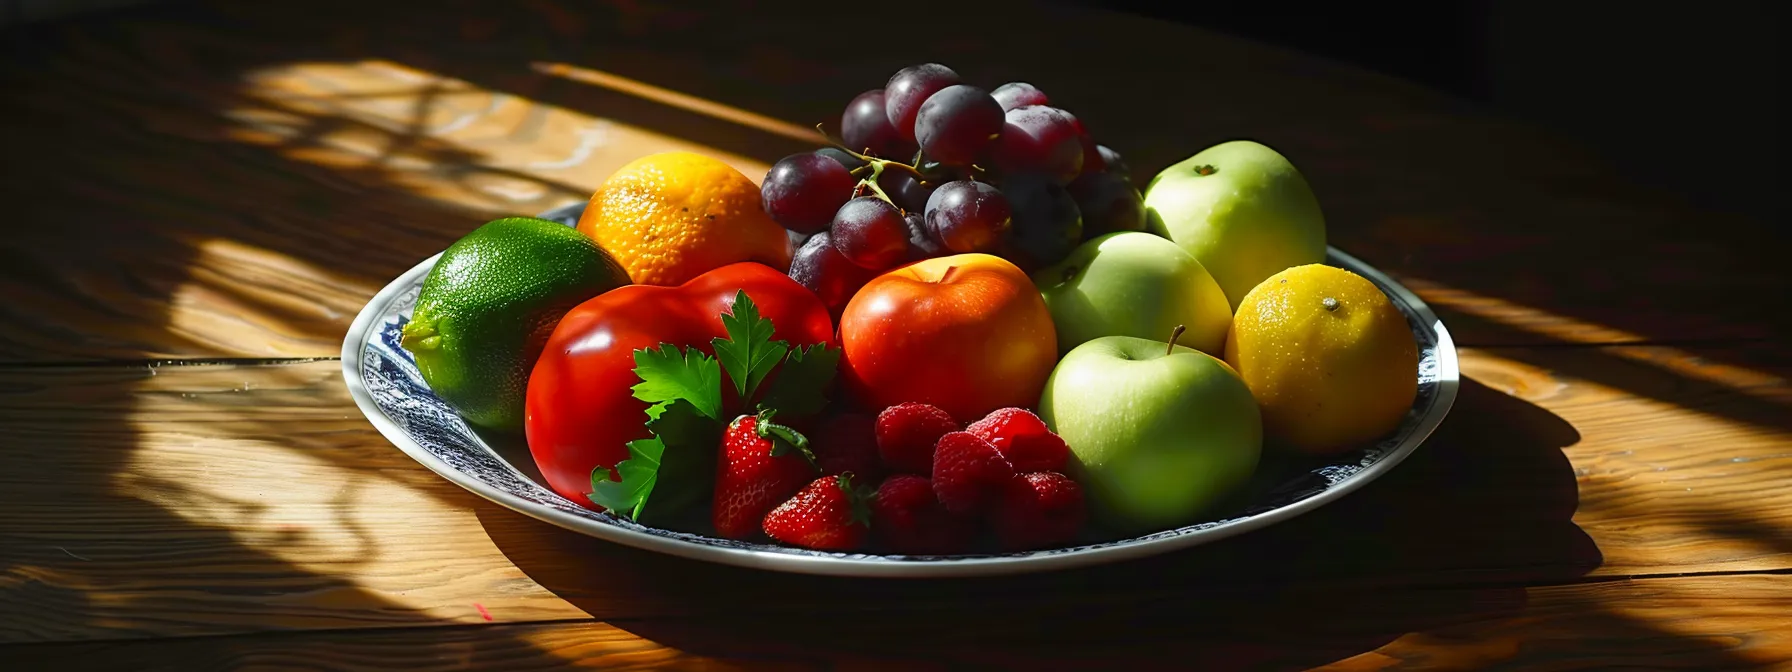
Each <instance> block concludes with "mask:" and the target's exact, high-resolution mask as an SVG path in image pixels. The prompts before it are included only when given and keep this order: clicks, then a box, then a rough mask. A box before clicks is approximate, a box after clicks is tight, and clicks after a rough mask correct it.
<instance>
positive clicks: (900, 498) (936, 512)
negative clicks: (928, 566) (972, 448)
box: [871, 474, 977, 555]
mask: <svg viewBox="0 0 1792 672" xmlns="http://www.w3.org/2000/svg"><path fill="white" fill-rule="evenodd" d="M871 531H872V533H873V534H875V535H877V538H878V540H879V541H880V542H882V544H883V545H884V546H885V547H887V548H889V549H890V550H891V551H895V552H897V553H908V554H915V555H945V554H948V553H958V552H961V551H963V550H965V549H966V548H967V547H969V546H970V544H971V539H972V538H973V537H975V536H976V535H977V521H976V519H974V518H970V517H967V516H961V515H958V514H955V513H952V512H950V511H947V510H946V509H945V508H943V507H941V506H940V501H939V499H938V498H936V497H934V494H933V482H932V481H929V480H927V479H926V478H922V477H920V476H913V475H909V474H897V475H895V476H891V477H889V478H886V479H884V483H883V485H881V486H879V487H878V488H877V498H876V499H874V500H872V502H871Z"/></svg>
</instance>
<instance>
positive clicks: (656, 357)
mask: <svg viewBox="0 0 1792 672" xmlns="http://www.w3.org/2000/svg"><path fill="white" fill-rule="evenodd" d="M635 375H637V376H640V377H641V382H640V383H637V384H636V385H635V387H634V388H633V389H634V392H635V398H636V399H640V400H641V401H645V402H647V403H650V404H665V403H670V402H673V401H678V400H680V399H682V400H685V401H688V402H691V405H692V406H695V407H696V408H697V411H698V412H700V413H702V414H703V415H704V416H705V417H708V418H711V419H717V420H719V419H721V417H722V389H721V378H722V374H721V371H720V370H719V369H718V368H717V367H716V360H715V359H713V358H711V357H710V356H709V355H705V354H703V352H702V351H700V350H697V349H696V348H685V350H684V352H683V353H682V354H681V353H680V352H679V351H678V346H675V345H672V344H670V343H661V344H660V347H658V348H642V349H640V350H636V351H635ZM648 415H649V416H653V415H655V413H654V411H651V410H649V411H648Z"/></svg>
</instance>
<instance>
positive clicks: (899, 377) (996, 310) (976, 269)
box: [840, 254, 1058, 423]
mask: <svg viewBox="0 0 1792 672" xmlns="http://www.w3.org/2000/svg"><path fill="white" fill-rule="evenodd" d="M840 347H841V359H840V366H841V373H842V377H843V379H844V380H845V382H846V384H847V385H848V386H849V388H850V389H851V390H852V392H853V393H854V395H856V396H857V398H858V400H859V401H860V402H861V403H864V404H865V405H866V406H867V407H870V408H873V409H882V408H885V407H888V406H893V405H896V404H899V403H902V402H905V401H921V402H926V403H929V404H933V405H935V406H938V407H940V408H942V409H944V410H945V411H946V412H948V413H951V414H952V417H954V418H957V419H958V420H959V421H960V422H967V423H968V422H973V421H975V420H978V419H980V418H982V417H983V416H985V415H988V414H989V412H990V411H993V410H996V409H998V408H1003V407H1006V406H1019V407H1023V408H1030V407H1033V406H1035V405H1037V404H1038V403H1039V394H1040V392H1041V391H1043V390H1044V389H1045V379H1046V378H1047V377H1049V376H1050V375H1051V372H1052V367H1053V366H1055V365H1056V364H1057V362H1058V335H1057V332H1056V331H1055V330H1054V328H1053V327H1052V316H1051V312H1050V311H1048V310H1046V307H1045V300H1044V299H1042V298H1040V296H1039V290H1038V289H1036V288H1035V287H1034V286H1033V282H1032V280H1030V279H1028V278H1027V274H1026V273H1023V272H1021V270H1020V268H1018V267H1016V266H1015V265H1014V264H1012V263H1009V262H1008V261H1007V260H1005V259H1002V258H1001V257H997V256H994V255H988V254H959V255H953V256H949V257H936V258H933V259H927V260H924V261H920V262H916V263H914V264H910V265H908V266H904V267H901V268H898V269H896V270H893V271H890V272H888V273H885V274H883V275H880V276H877V277H876V278H873V279H872V280H871V281H870V282H868V283H865V286H864V287H863V288H861V289H860V290H859V292H858V293H857V294H854V295H853V297H852V301H850V302H848V303H847V304H846V310H845V312H844V313H843V314H842V315H841V317H840Z"/></svg>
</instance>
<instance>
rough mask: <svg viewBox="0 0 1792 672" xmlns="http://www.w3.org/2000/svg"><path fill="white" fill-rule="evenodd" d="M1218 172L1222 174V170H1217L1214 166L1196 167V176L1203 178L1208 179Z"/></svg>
mask: <svg viewBox="0 0 1792 672" xmlns="http://www.w3.org/2000/svg"><path fill="white" fill-rule="evenodd" d="M1217 172H1220V169H1218V168H1215V167H1213V166H1205V165H1203V166H1195V174H1196V175H1200V176H1202V177H1206V176H1208V175H1212V174H1214V173H1217Z"/></svg>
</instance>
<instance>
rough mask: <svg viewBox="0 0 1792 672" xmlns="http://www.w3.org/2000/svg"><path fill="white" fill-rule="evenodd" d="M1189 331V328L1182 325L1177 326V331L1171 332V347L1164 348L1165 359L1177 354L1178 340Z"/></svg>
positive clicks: (1172, 330)
mask: <svg viewBox="0 0 1792 672" xmlns="http://www.w3.org/2000/svg"><path fill="white" fill-rule="evenodd" d="M1187 330H1188V327H1186V326H1183V325H1180V324H1178V325H1176V328H1175V329H1171V330H1170V347H1168V348H1164V356H1165V357H1168V356H1170V355H1173V354H1175V353H1176V339H1178V338H1182V332H1184V331H1187Z"/></svg>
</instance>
